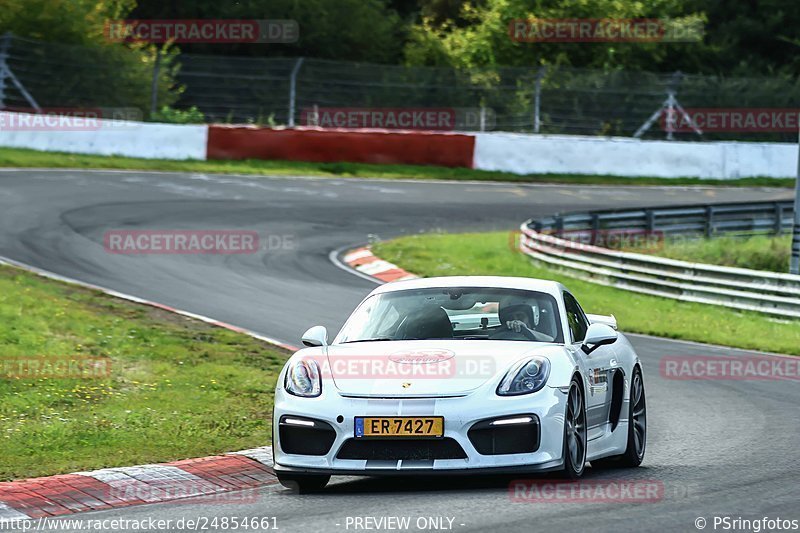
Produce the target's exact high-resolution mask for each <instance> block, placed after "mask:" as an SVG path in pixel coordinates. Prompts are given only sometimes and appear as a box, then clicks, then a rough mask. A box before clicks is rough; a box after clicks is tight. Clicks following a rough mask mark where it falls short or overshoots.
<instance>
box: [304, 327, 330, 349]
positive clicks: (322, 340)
mask: <svg viewBox="0 0 800 533" xmlns="http://www.w3.org/2000/svg"><path fill="white" fill-rule="evenodd" d="M301 340H302V341H303V344H305V345H306V346H327V345H328V330H327V329H325V326H314V327H311V328H308V330H307V331H306V332H305V333H303V337H302V339H301Z"/></svg>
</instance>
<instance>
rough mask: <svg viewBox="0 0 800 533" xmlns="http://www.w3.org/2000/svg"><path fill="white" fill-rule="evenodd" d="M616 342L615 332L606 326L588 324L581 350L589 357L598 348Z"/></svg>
mask: <svg viewBox="0 0 800 533" xmlns="http://www.w3.org/2000/svg"><path fill="white" fill-rule="evenodd" d="M615 342H617V332H616V331H614V328H612V327H611V326H609V325H607V324H599V323H595V324H589V328H588V329H587V330H586V338H585V339H584V340H583V345H582V346H581V349H582V350H583V351H584V353H586V355H589V354H590V353H592V352H593V351H595V350H596V349H597V348H599V347H600V346H605V345H606V344H614V343H615Z"/></svg>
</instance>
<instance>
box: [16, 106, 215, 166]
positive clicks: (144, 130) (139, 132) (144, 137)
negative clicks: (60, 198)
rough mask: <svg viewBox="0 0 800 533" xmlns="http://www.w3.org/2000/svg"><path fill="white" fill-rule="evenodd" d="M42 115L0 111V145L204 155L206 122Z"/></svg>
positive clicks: (82, 151)
mask: <svg viewBox="0 0 800 533" xmlns="http://www.w3.org/2000/svg"><path fill="white" fill-rule="evenodd" d="M42 120H43V119H42V115H30V114H27V113H8V112H0V146H7V147H13V148H31V149H33V150H43V151H48V152H70V153H78V154H97V155H121V156H130V157H142V158H146V159H206V143H207V142H208V126H206V125H195V124H190V125H183V124H156V123H147V122H127V121H120V120H98V121H95V122H90V123H88V124H85V125H81V124H80V123H79V122H78V121H77V120H74V119H73V120H66V121H64V123H63V124H60V125H59V124H55V123H50V125H45V124H43V122H42Z"/></svg>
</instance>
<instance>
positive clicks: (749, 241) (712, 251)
mask: <svg viewBox="0 0 800 533" xmlns="http://www.w3.org/2000/svg"><path fill="white" fill-rule="evenodd" d="M791 250H792V244H791V237H790V236H788V235H784V236H781V237H775V236H773V235H758V236H754V237H730V236H725V237H717V238H714V239H691V240H685V239H681V240H669V241H666V242H665V243H664V245H663V247H658V248H656V249H652V250H647V251H648V252H650V253H654V254H656V255H660V256H663V257H669V258H672V259H679V260H682V261H694V262H698V263H708V264H712V265H721V266H729V267H738V268H752V269H755V270H770V271H772V272H783V273H788V272H789V256H790V255H791ZM632 251H639V250H636V249H632Z"/></svg>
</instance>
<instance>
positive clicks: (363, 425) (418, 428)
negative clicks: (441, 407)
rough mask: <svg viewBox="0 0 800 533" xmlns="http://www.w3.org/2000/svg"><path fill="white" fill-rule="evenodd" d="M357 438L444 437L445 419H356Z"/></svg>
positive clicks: (438, 417)
mask: <svg viewBox="0 0 800 533" xmlns="http://www.w3.org/2000/svg"><path fill="white" fill-rule="evenodd" d="M355 434H356V437H443V436H444V417H441V416H423V417H417V416H393V417H369V416H357V417H356V429H355Z"/></svg>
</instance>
